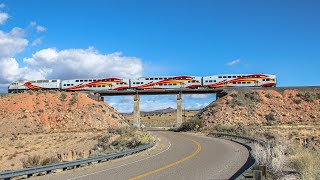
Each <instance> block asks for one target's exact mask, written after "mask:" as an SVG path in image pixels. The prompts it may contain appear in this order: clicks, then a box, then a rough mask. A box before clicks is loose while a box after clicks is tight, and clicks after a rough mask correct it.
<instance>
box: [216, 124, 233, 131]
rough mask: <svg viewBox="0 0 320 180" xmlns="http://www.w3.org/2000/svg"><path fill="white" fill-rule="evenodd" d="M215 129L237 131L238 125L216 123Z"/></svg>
mask: <svg viewBox="0 0 320 180" xmlns="http://www.w3.org/2000/svg"><path fill="white" fill-rule="evenodd" d="M214 129H215V130H216V131H218V132H227V133H232V132H235V130H236V127H235V126H231V125H220V124H219V125H216V126H215V127H214Z"/></svg>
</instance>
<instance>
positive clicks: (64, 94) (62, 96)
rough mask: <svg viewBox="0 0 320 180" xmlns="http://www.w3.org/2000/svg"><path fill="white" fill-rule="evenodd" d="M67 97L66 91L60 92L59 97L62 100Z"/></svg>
mask: <svg viewBox="0 0 320 180" xmlns="http://www.w3.org/2000/svg"><path fill="white" fill-rule="evenodd" d="M66 98H67V95H66V93H64V92H62V93H61V94H60V97H59V99H60V100H61V101H64V100H65V99H66Z"/></svg>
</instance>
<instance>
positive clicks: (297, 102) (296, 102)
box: [292, 99, 301, 104]
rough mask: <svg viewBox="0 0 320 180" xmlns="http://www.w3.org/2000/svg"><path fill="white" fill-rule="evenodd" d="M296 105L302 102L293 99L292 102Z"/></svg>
mask: <svg viewBox="0 0 320 180" xmlns="http://www.w3.org/2000/svg"><path fill="white" fill-rule="evenodd" d="M292 101H293V102H294V103H295V104H300V103H301V100H300V99H293V100H292Z"/></svg>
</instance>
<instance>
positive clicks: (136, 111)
mask: <svg viewBox="0 0 320 180" xmlns="http://www.w3.org/2000/svg"><path fill="white" fill-rule="evenodd" d="M133 101H134V107H133V125H135V126H136V127H138V128H140V96H139V94H136V95H134V97H133Z"/></svg>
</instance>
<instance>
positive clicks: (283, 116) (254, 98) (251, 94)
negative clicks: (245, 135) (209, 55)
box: [195, 88, 320, 128]
mask: <svg viewBox="0 0 320 180" xmlns="http://www.w3.org/2000/svg"><path fill="white" fill-rule="evenodd" d="M226 93H227V95H226V96H224V97H222V98H220V99H218V100H217V101H215V102H213V103H211V104H210V105H209V106H207V107H206V108H205V109H203V110H202V111H200V112H199V113H198V114H197V115H196V117H195V118H199V119H201V120H204V122H205V127H207V128H211V127H213V126H216V125H219V124H220V125H221V124H223V125H248V124H261V123H264V124H266V125H273V124H293V123H297V122H313V121H319V118H320V88H305V89H281V90H277V91H276V90H271V89H266V90H264V89H257V90H252V89H239V90H236V91H234V90H228V91H226Z"/></svg>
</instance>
